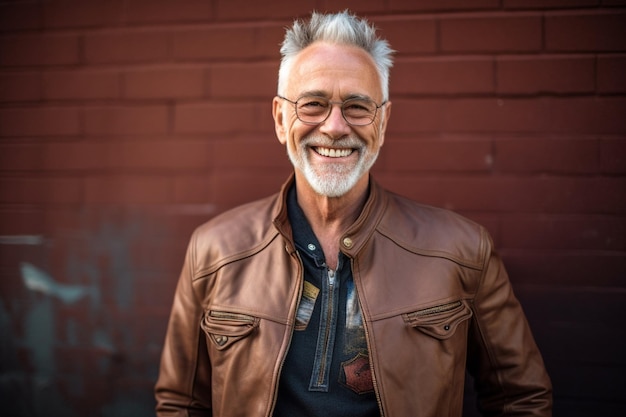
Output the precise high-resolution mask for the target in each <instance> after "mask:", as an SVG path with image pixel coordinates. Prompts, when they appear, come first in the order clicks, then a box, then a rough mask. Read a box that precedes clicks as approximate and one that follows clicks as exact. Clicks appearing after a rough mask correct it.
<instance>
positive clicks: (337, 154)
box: [313, 147, 354, 158]
mask: <svg viewBox="0 0 626 417" xmlns="http://www.w3.org/2000/svg"><path fill="white" fill-rule="evenodd" d="M313 150H314V151H315V152H317V153H318V154H320V155H322V156H327V157H329V158H345V157H346V156H349V155H350V154H352V152H354V149H345V148H344V149H333V148H322V147H315V148H313Z"/></svg>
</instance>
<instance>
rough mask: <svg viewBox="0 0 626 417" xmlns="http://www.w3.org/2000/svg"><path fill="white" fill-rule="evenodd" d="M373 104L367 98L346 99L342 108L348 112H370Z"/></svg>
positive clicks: (372, 109)
mask: <svg viewBox="0 0 626 417" xmlns="http://www.w3.org/2000/svg"><path fill="white" fill-rule="evenodd" d="M374 107H375V105H373V103H371V102H370V101H368V100H348V101H346V102H345V103H344V105H343V110H344V111H345V112H350V113H370V112H373V111H374Z"/></svg>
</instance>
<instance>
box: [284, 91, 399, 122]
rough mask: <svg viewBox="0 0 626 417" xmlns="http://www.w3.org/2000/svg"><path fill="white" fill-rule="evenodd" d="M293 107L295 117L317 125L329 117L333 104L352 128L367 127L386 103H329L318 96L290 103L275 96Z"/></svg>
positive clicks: (367, 100) (305, 97)
mask: <svg viewBox="0 0 626 417" xmlns="http://www.w3.org/2000/svg"><path fill="white" fill-rule="evenodd" d="M277 97H278V98H281V99H283V100H286V101H288V102H290V103H291V104H293V105H294V107H295V109H296V117H298V119H299V120H300V121H301V122H302V123H304V124H307V125H317V124H320V123H322V122H324V121H325V120H326V119H328V116H330V111H331V110H332V105H333V104H339V105H340V106H341V115H342V116H343V118H344V120H345V121H346V122H348V124H349V125H352V126H367V125H369V124H371V123H372V122H373V121H374V119H375V118H376V113H377V112H378V109H379V108H381V107H382V106H384V105H385V103H387V102H386V101H383V102H382V103H380V105H378V104H376V102H375V101H374V100H370V99H368V98H351V99H348V100H346V101H330V100H328V99H327V98H324V97H320V96H302V97H300V98H299V99H298V100H296V101H291V100H289V99H288V98H286V97H283V96H277Z"/></svg>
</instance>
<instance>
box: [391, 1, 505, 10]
mask: <svg viewBox="0 0 626 417" xmlns="http://www.w3.org/2000/svg"><path fill="white" fill-rule="evenodd" d="M499 8H500V1H499V0H473V1H470V2H468V1H464V0H422V1H419V2H416V1H413V0H390V1H389V9H391V10H393V11H405V12H408V11H437V10H441V11H451V10H482V9H499Z"/></svg>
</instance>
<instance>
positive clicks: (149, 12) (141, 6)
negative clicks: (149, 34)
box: [126, 0, 213, 23]
mask: <svg viewBox="0 0 626 417" xmlns="http://www.w3.org/2000/svg"><path fill="white" fill-rule="evenodd" d="M212 19H213V12H212V9H211V2H207V1H205V0H179V1H176V2H173V1H170V0H134V1H131V2H127V3H126V21H128V22H130V23H159V22H194V21H201V22H206V21H209V20H212Z"/></svg>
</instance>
